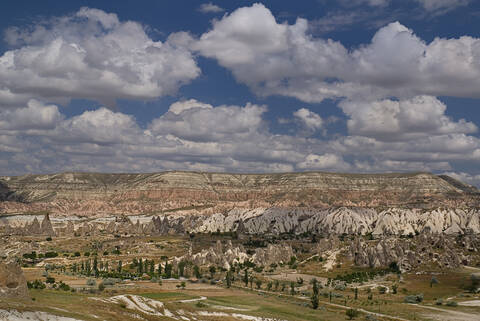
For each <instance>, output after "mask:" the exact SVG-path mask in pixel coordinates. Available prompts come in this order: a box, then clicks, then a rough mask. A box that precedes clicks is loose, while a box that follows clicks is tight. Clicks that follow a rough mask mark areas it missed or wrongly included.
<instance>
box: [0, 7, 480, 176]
mask: <svg viewBox="0 0 480 321" xmlns="http://www.w3.org/2000/svg"><path fill="white" fill-rule="evenodd" d="M1 6H2V8H1V10H0V29H1V30H2V35H3V37H2V41H1V42H0V175H22V174H26V173H51V172H59V171H102V172H152V171H162V170H177V169H179V170H206V171H228V172H286V171H306V170H319V171H342V172H399V171H430V172H434V173H447V174H449V175H452V176H454V177H456V178H458V179H461V180H463V181H465V182H468V183H470V184H474V185H480V169H479V166H478V165H479V164H480V136H479V132H478V126H480V112H478V107H477V104H478V102H479V98H480V39H479V37H480V35H479V34H478V33H479V32H478V30H480V29H479V25H480V5H479V4H478V2H477V3H476V2H475V1H468V0H409V1H396V0H355V1H347V0H345V1H330V0H319V1H301V2H292V1H264V2H261V3H260V2H254V1H217V2H201V1H142V2H140V3H139V2H131V1H42V2H34V1H21V0H20V1H15V2H8V3H5V4H2V5H1Z"/></svg>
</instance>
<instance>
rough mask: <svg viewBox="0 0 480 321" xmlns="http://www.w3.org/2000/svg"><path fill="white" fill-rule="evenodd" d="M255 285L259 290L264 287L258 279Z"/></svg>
mask: <svg viewBox="0 0 480 321" xmlns="http://www.w3.org/2000/svg"><path fill="white" fill-rule="evenodd" d="M255 285H256V286H257V289H260V288H261V286H262V280H260V279H256V280H255Z"/></svg>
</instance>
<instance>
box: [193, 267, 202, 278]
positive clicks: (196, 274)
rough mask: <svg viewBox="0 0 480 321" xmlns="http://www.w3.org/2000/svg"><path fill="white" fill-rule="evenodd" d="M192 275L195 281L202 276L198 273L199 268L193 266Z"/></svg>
mask: <svg viewBox="0 0 480 321" xmlns="http://www.w3.org/2000/svg"><path fill="white" fill-rule="evenodd" d="M193 274H195V277H196V278H197V279H200V278H201V277H202V274H201V273H200V268H199V267H198V265H194V266H193Z"/></svg>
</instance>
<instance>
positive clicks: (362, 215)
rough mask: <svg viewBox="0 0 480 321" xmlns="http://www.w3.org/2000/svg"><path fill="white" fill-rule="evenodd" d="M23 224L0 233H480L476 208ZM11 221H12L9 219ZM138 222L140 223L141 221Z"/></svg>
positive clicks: (285, 211) (0, 228)
mask: <svg viewBox="0 0 480 321" xmlns="http://www.w3.org/2000/svg"><path fill="white" fill-rule="evenodd" d="M32 217H33V220H32V221H27V222H25V223H24V225H22V224H15V222H14V221H13V222H11V223H9V218H8V217H7V218H4V220H3V221H1V223H0V232H1V233H3V234H18V235H50V236H52V235H62V236H73V235H74V234H75V235H95V234H98V233H107V234H121V235H124V234H132V235H166V234H185V233H212V232H220V233H225V232H236V233H237V234H250V235H263V234H269V235H280V234H304V233H310V234H324V235H330V234H335V235H341V234H349V235H351V234H353V235H367V234H372V235H376V236H389V235H396V236H409V235H415V234H447V235H458V234H480V210H478V209H433V210H420V209H401V208H390V209H384V210H381V209H373V208H346V207H341V208H329V209H310V208H255V209H252V210H247V209H233V210H230V211H227V212H225V213H215V214H202V215H178V214H164V215H161V216H137V220H136V221H132V220H131V219H130V218H129V217H128V216H111V217H104V218H102V219H91V220H78V219H72V220H69V219H68V218H62V219H61V220H55V219H53V223H52V221H51V219H50V216H49V215H48V214H47V215H45V216H44V217H43V219H42V221H41V223H40V222H39V220H38V219H37V217H38V216H32ZM10 218H13V217H10ZM140 218H141V220H142V222H140Z"/></svg>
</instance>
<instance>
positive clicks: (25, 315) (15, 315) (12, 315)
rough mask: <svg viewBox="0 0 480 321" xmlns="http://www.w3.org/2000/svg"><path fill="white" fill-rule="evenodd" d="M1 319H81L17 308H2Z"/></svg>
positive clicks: (55, 320)
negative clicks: (21, 310)
mask: <svg viewBox="0 0 480 321" xmlns="http://www.w3.org/2000/svg"><path fill="white" fill-rule="evenodd" d="M0 320H2V321H4V320H5V321H24V320H29V321H79V320H77V319H72V318H67V317H60V316H57V315H53V314H50V313H46V312H40V311H35V312H29V311H27V312H19V311H17V310H8V311H6V310H0Z"/></svg>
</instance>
